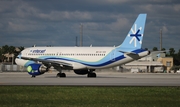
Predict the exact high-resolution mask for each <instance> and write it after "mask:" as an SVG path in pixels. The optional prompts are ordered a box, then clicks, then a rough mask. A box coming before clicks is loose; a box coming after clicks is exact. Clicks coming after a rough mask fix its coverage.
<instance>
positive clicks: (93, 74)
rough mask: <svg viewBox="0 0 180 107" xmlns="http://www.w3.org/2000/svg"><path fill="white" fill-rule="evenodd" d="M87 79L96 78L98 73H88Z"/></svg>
mask: <svg viewBox="0 0 180 107" xmlns="http://www.w3.org/2000/svg"><path fill="white" fill-rule="evenodd" d="M87 77H94V78H95V77H96V73H88V75H87Z"/></svg>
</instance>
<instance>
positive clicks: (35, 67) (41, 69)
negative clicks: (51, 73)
mask: <svg viewBox="0 0 180 107" xmlns="http://www.w3.org/2000/svg"><path fill="white" fill-rule="evenodd" d="M27 71H28V73H29V74H30V75H33V76H36V75H41V74H44V73H45V72H47V71H48V70H47V67H46V66H44V65H42V64H30V65H29V66H28V67H27Z"/></svg>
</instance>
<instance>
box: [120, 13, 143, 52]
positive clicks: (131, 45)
mask: <svg viewBox="0 0 180 107" xmlns="http://www.w3.org/2000/svg"><path fill="white" fill-rule="evenodd" d="M145 21H146V14H139V16H138V17H137V19H136V21H135V22H134V24H133V26H132V27H131V29H130V30H129V33H128V34H127V36H126V38H125V40H124V41H123V43H122V44H121V45H120V47H121V48H123V49H125V48H126V49H131V50H132V51H133V49H141V46H142V40H143V34H144V28H145Z"/></svg>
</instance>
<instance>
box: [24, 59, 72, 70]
mask: <svg viewBox="0 0 180 107" xmlns="http://www.w3.org/2000/svg"><path fill="white" fill-rule="evenodd" d="M21 59H24V60H31V61H35V62H37V63H42V64H44V65H45V66H47V67H50V66H53V67H54V68H55V69H57V68H59V67H61V68H63V69H72V68H73V66H72V64H70V63H66V62H62V61H53V60H46V59H40V58H31V57H21Z"/></svg>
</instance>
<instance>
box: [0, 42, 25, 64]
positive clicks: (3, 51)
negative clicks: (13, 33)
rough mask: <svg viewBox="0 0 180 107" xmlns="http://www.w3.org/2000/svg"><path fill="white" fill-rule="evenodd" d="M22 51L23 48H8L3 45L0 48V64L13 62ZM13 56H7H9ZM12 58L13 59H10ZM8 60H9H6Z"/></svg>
mask: <svg viewBox="0 0 180 107" xmlns="http://www.w3.org/2000/svg"><path fill="white" fill-rule="evenodd" d="M22 50H24V47H22V46H20V47H14V46H8V45H4V46H2V47H1V48H0V62H12V60H13V62H15V58H16V57H17V56H18V54H19V53H20V52H21V51H22ZM11 54H12V55H13V56H9V55H11ZM12 57H14V58H12ZM8 59H9V60H8Z"/></svg>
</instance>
